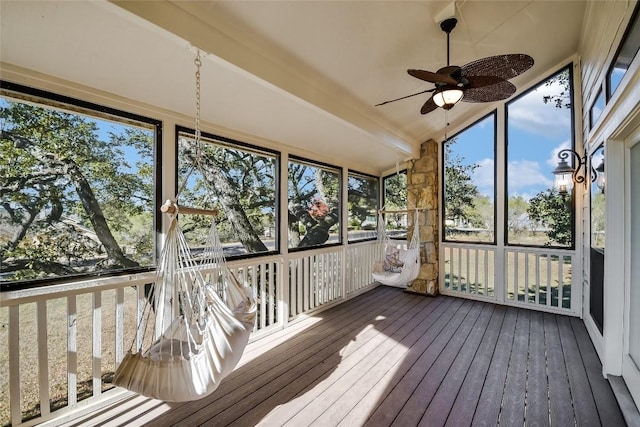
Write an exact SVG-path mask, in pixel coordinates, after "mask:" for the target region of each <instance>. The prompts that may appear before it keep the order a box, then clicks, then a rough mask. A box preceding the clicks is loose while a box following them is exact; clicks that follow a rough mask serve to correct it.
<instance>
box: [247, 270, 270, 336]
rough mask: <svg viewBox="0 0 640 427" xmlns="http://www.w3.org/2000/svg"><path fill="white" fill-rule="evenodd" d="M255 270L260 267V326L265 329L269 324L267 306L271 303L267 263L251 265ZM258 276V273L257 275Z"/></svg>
mask: <svg viewBox="0 0 640 427" xmlns="http://www.w3.org/2000/svg"><path fill="white" fill-rule="evenodd" d="M251 268H252V269H253V271H254V272H256V269H258V268H259V269H260V279H259V281H258V284H259V287H260V300H261V301H260V327H261V328H262V329H264V328H265V327H266V326H267V306H268V304H269V291H268V289H267V286H266V275H265V271H264V270H265V265H264V264H262V265H260V266H259V267H258V265H257V264H254V265H252V266H251ZM256 276H257V275H256Z"/></svg>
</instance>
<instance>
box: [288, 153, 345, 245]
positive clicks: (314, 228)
mask: <svg viewBox="0 0 640 427" xmlns="http://www.w3.org/2000/svg"><path fill="white" fill-rule="evenodd" d="M339 191H340V179H339V175H338V174H337V173H333V172H331V171H329V170H326V169H324V168H319V167H314V166H310V165H306V164H302V163H294V162H291V163H290V164H289V207H288V216H289V236H290V240H291V242H290V244H291V245H292V246H293V247H310V246H316V245H321V244H323V243H325V242H326V241H327V240H328V239H329V236H330V232H331V230H332V229H335V227H336V226H337V225H338V222H339V219H340V204H339V203H338V201H339V197H338V195H339ZM302 233H304V237H302V238H301V235H302Z"/></svg>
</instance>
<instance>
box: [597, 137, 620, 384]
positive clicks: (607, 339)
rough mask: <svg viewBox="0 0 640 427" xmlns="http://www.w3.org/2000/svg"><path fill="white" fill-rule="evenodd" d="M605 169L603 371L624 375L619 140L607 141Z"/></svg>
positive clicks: (605, 373) (608, 373) (606, 373)
mask: <svg viewBox="0 0 640 427" xmlns="http://www.w3.org/2000/svg"><path fill="white" fill-rule="evenodd" d="M604 157H605V170H606V171H607V189H606V191H607V201H606V208H605V245H604V247H605V258H604V297H603V305H604V316H603V324H604V325H603V334H602V335H603V343H604V354H603V360H602V373H603V374H604V375H605V376H606V375H616V376H620V375H621V374H622V327H623V318H622V310H621V309H620V308H621V307H623V306H624V273H623V272H624V246H623V245H622V244H620V243H621V242H624V240H625V239H624V227H623V225H624V211H623V210H622V209H620V207H621V206H624V191H623V189H624V169H623V168H621V167H619V165H622V164H623V161H624V147H623V145H622V144H621V143H620V142H619V141H607V143H606V144H605V156H604Z"/></svg>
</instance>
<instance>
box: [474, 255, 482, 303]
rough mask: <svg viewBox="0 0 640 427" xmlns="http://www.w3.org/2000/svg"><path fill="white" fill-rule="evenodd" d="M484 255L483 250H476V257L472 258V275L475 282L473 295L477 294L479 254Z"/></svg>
mask: <svg viewBox="0 0 640 427" xmlns="http://www.w3.org/2000/svg"><path fill="white" fill-rule="evenodd" d="M481 253H484V250H482V249H480V250H476V256H475V258H474V274H473V281H474V282H475V290H476V291H475V293H476V294H477V293H479V292H478V285H479V280H478V264H479V263H480V260H479V257H480V254H481Z"/></svg>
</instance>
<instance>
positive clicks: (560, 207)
mask: <svg viewBox="0 0 640 427" xmlns="http://www.w3.org/2000/svg"><path fill="white" fill-rule="evenodd" d="M527 213H528V215H529V219H530V220H531V221H534V222H536V223H537V224H539V225H542V226H544V227H548V228H549V230H548V231H547V232H546V234H547V236H548V237H549V239H550V240H551V241H552V242H556V243H558V244H559V245H563V246H569V245H571V243H572V242H573V231H572V227H571V225H572V224H571V220H572V217H571V207H570V206H568V204H567V199H566V198H565V197H563V196H562V195H560V194H559V193H558V191H556V190H555V188H550V189H547V190H545V191H541V192H540V193H538V194H536V196H535V197H533V198H532V199H531V200H530V201H529V208H528V209H527ZM549 244H550V243H547V245H549Z"/></svg>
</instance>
